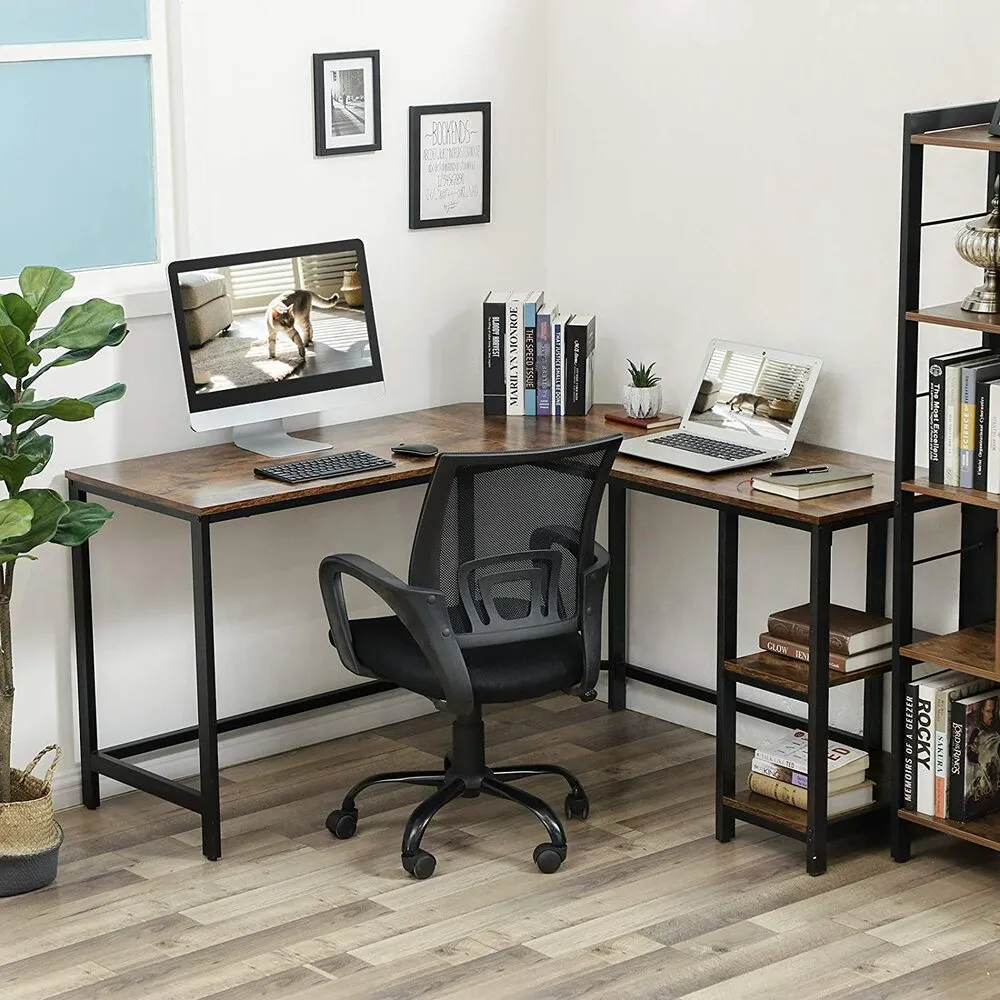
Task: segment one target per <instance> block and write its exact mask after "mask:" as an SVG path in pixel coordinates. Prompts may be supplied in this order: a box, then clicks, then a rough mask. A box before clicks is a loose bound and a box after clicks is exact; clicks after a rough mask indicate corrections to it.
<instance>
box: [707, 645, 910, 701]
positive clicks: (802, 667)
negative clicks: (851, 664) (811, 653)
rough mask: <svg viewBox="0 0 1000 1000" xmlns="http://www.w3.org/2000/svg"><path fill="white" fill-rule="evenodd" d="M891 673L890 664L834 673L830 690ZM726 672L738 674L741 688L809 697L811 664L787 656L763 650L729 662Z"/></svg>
mask: <svg viewBox="0 0 1000 1000" xmlns="http://www.w3.org/2000/svg"><path fill="white" fill-rule="evenodd" d="M891 669H892V663H891V662H889V663H881V664H878V665H877V666H874V667H866V668H865V669H863V670H853V671H851V672H850V673H845V672H844V671H843V670H830V671H828V673H829V675H830V687H839V686H840V685H841V684H850V683H852V682H853V681H863V680H864V679H865V678H866V677H875V676H878V675H880V674H885V673H888V672H889V671H890V670H891ZM726 670H728V671H729V673H731V674H735V675H736V678H737V680H738V681H739V683H741V684H749V685H751V686H753V687H759V688H763V689H764V690H765V691H767V690H772V691H780V692H782V693H785V694H788V695H791V696H792V697H794V698H799V699H801V700H802V701H805V700H806V699H808V697H809V664H808V663H806V662H803V661H801V660H790V659H789V658H788V657H787V656H779V655H778V654H777V653H769V652H767V651H765V650H761V651H760V652H758V653H750V654H749V655H748V656H741V657H739V658H738V659H735V660H726Z"/></svg>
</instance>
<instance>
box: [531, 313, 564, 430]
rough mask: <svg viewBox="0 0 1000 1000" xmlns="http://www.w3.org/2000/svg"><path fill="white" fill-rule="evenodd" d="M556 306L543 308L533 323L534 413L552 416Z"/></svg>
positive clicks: (541, 415)
mask: <svg viewBox="0 0 1000 1000" xmlns="http://www.w3.org/2000/svg"><path fill="white" fill-rule="evenodd" d="M558 312H559V307H558V306H551V307H549V306H547V305H546V306H544V307H543V308H542V310H541V312H539V314H538V319H537V322H536V323H535V368H536V375H535V413H536V414H537V416H539V417H551V416H552V317H553V316H555V315H556V314H557V313H558Z"/></svg>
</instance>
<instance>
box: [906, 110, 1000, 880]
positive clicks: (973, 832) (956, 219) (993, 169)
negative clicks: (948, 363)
mask: <svg viewBox="0 0 1000 1000" xmlns="http://www.w3.org/2000/svg"><path fill="white" fill-rule="evenodd" d="M994 108H995V105H994V104H993V103H989V104H970V105H964V106H962V107H955V108H938V109H936V110H931V111H918V112H914V113H911V114H907V115H905V116H904V117H903V172H902V210H901V216H900V250H899V327H898V346H897V356H896V448H895V450H896V500H895V511H894V517H893V598H892V603H893V614H892V617H893V623H894V624H893V633H894V634H893V669H892V759H893V769H892V770H893V787H892V810H891V816H892V856H893V858H894V859H895V860H896V861H906V860H908V859H909V857H910V850H911V835H912V833H913V826H914V824H916V825H919V826H925V827H931V828H932V829H935V830H938V831H940V832H944V833H948V834H951V835H952V836H956V837H960V838H962V839H964V840H969V841H972V842H974V843H978V844H982V845H984V846H987V847H991V848H993V849H994V850H1000V816H992V817H986V819H985V820H979V821H976V822H972V823H959V822H956V821H953V820H948V819H940V818H935V817H933V816H926V815H923V814H920V813H916V812H910V811H908V810H904V809H903V808H902V801H903V798H902V789H903V756H904V755H903V741H904V731H903V711H904V708H903V706H904V699H905V695H906V686H907V685H908V684H909V683H910V680H911V678H912V673H913V665H914V664H915V663H920V662H924V663H931V664H936V665H939V666H942V667H952V668H956V669H959V670H962V671H964V672H966V673H969V674H975V675H978V676H984V677H989V678H993V677H995V678H996V679H997V683H998V686H1000V658H998V656H997V644H996V631H995V628H993V627H991V624H992V623H993V622H994V621H995V620H996V610H997V594H996V565H997V537H996V536H997V511H998V510H1000V495H998V494H991V493H985V492H983V491H982V490H975V489H968V488H962V487H953V486H942V485H940V484H933V483H930V482H929V481H928V480H927V479H926V477H923V476H922V475H921V473H922V470H918V469H917V467H916V466H917V456H916V454H915V452H916V429H917V420H918V413H919V414H926V411H925V410H923V409H922V408H918V403H919V400H920V398H921V396H926V393H923V394H919V393H918V392H917V373H918V365H919V355H920V352H919V338H920V329H921V326H923V325H926V324H933V325H936V326H939V327H940V326H944V327H950V328H953V329H960V330H967V331H973V332H978V333H979V334H980V335H981V338H982V343H983V345H984V346H988V347H994V348H997V349H998V350H1000V316H997V315H989V314H976V313H968V312H963V311H962V309H961V304H960V303H958V302H955V303H948V304H945V305H938V306H927V305H921V302H920V271H921V249H922V237H923V232H924V230H925V229H927V228H928V227H933V226H943V225H957V224H958V223H960V222H962V221H964V220H967V219H972V218H976V217H977V216H981V215H982V214H983V209H982V208H979V209H977V210H972V206H969V210H968V211H967V213H966V214H958V215H951V216H949V217H947V218H934V219H925V218H924V215H923V210H924V204H923V194H924V152H925V150H926V148H927V147H928V146H943V147H949V148H953V149H963V150H970V151H978V153H979V154H982V153H986V171H985V173H986V178H985V179H986V206H987V208H986V211H987V212H988V211H989V203H990V201H991V199H992V196H993V187H994V183H995V181H996V178H997V175H998V172H1000V139H998V138H996V137H994V136H991V135H989V133H988V132H987V131H986V126H987V124H988V123H989V121H990V119H991V118H992V116H993V112H994ZM974 278H975V272H974V271H972V270H971V269H970V271H969V280H970V284H971V282H972V281H973V279H974ZM955 346H956V349H958V348H960V347H962V346H964V345H963V344H960V343H956V345H955ZM921 457H922V458H923V456H921ZM950 504H958V505H960V508H961V538H960V541H959V544H958V547H957V548H955V549H951V550H949V551H947V552H942V553H940V554H938V555H935V556H931V557H925V558H923V559H920V560H917V561H915V560H914V531H915V527H916V523H915V522H916V520H917V514H919V513H920V512H922V511H924V510H927V509H930V508H933V507H940V506H943V505H950ZM947 558H957V559H959V561H960V570H959V599H958V629H957V631H955V632H953V633H950V634H948V635H944V636H936V637H932V638H929V639H923V640H920V641H914V635H913V582H914V568H915V566H919V567H921V570H920V571H921V572H933V567H932V564H933V563H934V562H936V561H937V560H940V559H947ZM925 565H927V566H928V568H926V569H924V568H922V567H923V566H925Z"/></svg>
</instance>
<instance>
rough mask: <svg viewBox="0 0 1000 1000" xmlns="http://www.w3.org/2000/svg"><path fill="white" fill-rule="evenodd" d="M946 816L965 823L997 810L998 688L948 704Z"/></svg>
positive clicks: (999, 773) (999, 774)
mask: <svg viewBox="0 0 1000 1000" xmlns="http://www.w3.org/2000/svg"><path fill="white" fill-rule="evenodd" d="M950 730H951V732H950V734H949V768H948V770H949V775H948V777H949V784H948V815H949V817H950V818H951V819H954V820H959V821H960V822H966V821H967V820H971V819H977V818H978V817H980V816H985V815H987V814H988V813H991V812H996V810H997V809H1000V688H992V689H991V690H989V691H981V692H980V693H979V694H975V695H972V696H970V697H968V698H958V699H956V700H955V701H953V702H952V703H951V719H950Z"/></svg>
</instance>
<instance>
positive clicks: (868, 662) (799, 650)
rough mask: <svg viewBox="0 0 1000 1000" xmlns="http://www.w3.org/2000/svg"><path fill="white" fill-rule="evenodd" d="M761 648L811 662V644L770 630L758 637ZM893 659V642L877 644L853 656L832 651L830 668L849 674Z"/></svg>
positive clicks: (803, 661)
mask: <svg viewBox="0 0 1000 1000" xmlns="http://www.w3.org/2000/svg"><path fill="white" fill-rule="evenodd" d="M758 641H759V642H760V648H761V649H766V650H767V651H768V652H769V653H777V654H778V656H787V657H788V658H789V659H791V660H798V661H799V662H800V663H808V662H809V644H808V643H805V642H792V640H791V639H779V638H778V637H777V636H774V635H771V634H770V633H769V632H761V634H760V636H759V637H758ZM891 659H892V644H891V643H887V644H886V645H884V646H876V647H875V648H874V649H867V650H865V652H863V653H855V654H854V655H853V656H845V655H844V654H843V653H830V669H831V670H839V671H840V672H841V673H845V674H849V673H851V672H852V671H854V670H865V669H866V668H868V667H877V666H880V665H881V664H883V663H888V662H889V661H890V660H891Z"/></svg>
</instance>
